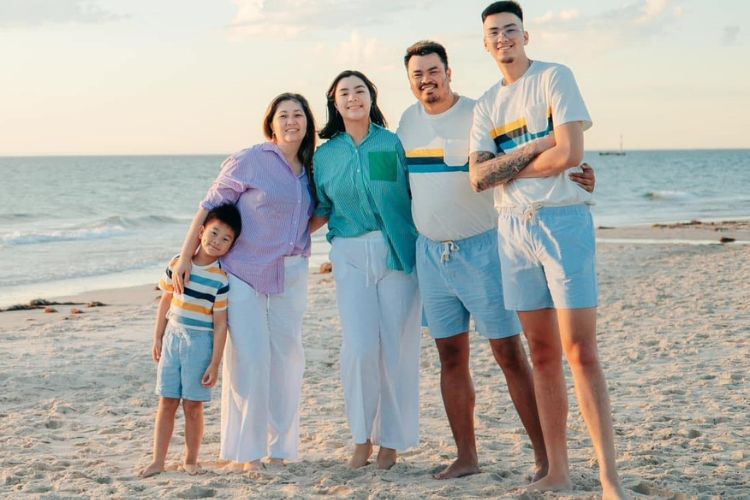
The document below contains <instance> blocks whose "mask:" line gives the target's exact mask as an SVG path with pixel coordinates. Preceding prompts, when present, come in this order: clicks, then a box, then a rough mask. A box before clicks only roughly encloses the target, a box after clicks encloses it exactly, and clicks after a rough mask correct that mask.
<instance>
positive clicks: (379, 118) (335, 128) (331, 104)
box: [318, 69, 388, 139]
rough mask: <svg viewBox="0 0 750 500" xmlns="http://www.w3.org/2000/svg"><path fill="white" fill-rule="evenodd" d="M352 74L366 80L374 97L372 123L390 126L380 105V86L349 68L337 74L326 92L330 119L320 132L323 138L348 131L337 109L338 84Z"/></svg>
mask: <svg viewBox="0 0 750 500" xmlns="http://www.w3.org/2000/svg"><path fill="white" fill-rule="evenodd" d="M350 76H356V77H357V78H359V79H360V80H362V81H363V82H365V86H366V87H367V90H369V91H370V99H372V106H370V121H371V122H372V123H375V124H377V125H380V126H381V127H387V126H388V123H387V122H386V121H385V116H383V113H382V112H381V111H380V108H379V107H378V88H377V87H376V86H375V84H374V83H372V82H371V81H370V79H369V78H367V77H366V76H365V75H364V74H363V73H361V72H359V71H355V70H352V69H348V70H346V71H342V72H341V73H339V74H338V75H337V76H336V78H334V79H333V83H331V86H330V87H328V92H326V109H327V111H328V121H327V122H326V124H325V126H324V127H323V128H322V129H321V131H320V132H319V133H318V136H319V137H320V138H321V139H330V138H331V137H333V136H334V135H336V134H338V133H340V132H345V131H346V127H344V119H343V118H341V115H340V114H339V112H338V111H337V110H336V86H337V85H338V84H339V82H340V81H341V80H342V79H344V78H348V77H350Z"/></svg>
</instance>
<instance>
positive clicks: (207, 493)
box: [174, 486, 216, 498]
mask: <svg viewBox="0 0 750 500" xmlns="http://www.w3.org/2000/svg"><path fill="white" fill-rule="evenodd" d="M174 496H175V497H177V498H210V497H214V496H216V490H214V489H211V488H203V487H201V486H191V487H190V488H186V489H184V490H180V491H178V492H176V493H175V495H174Z"/></svg>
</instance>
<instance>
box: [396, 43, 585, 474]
mask: <svg viewBox="0 0 750 500" xmlns="http://www.w3.org/2000/svg"><path fill="white" fill-rule="evenodd" d="M404 63H405V65H406V71H407V75H408V78H409V83H410V86H411V90H412V92H413V93H414V96H415V97H416V98H417V99H418V102H416V103H414V104H413V105H412V106H410V107H409V108H408V109H407V110H406V111H404V113H403V115H402V116H401V121H400V123H399V127H398V131H397V134H398V136H399V139H400V140H401V142H402V144H403V146H404V149H405V150H406V163H407V166H408V169H409V184H410V187H411V192H412V213H413V216H414V224H415V225H416V228H417V231H418V233H419V236H418V239H417V245H416V249H417V252H416V267H417V277H418V280H419V289H420V293H421V295H422V301H423V307H424V317H425V319H426V320H427V326H428V328H429V332H430V335H431V336H432V337H433V338H434V339H435V344H436V346H437V349H438V353H439V355H440V364H441V373H440V387H441V392H442V396H443V403H444V405H445V410H446V414H447V416H448V421H449V423H450V426H451V430H452V432H453V438H454V439H455V441H456V447H457V451H458V457H457V459H456V460H455V461H454V462H453V463H451V464H450V465H448V466H447V467H446V468H445V469H444V470H443V471H441V472H439V473H437V474H435V476H434V477H435V478H436V479H450V478H456V477H461V476H466V475H469V474H475V473H477V472H479V461H478V457H477V449H476V440H475V437H474V386H473V383H472V379H471V373H470V371H469V335H468V331H469V317H470V316H471V317H472V318H473V319H474V322H475V325H476V331H477V332H478V333H479V334H480V335H482V336H483V337H485V338H487V339H488V340H489V344H490V347H491V349H492V353H493V355H494V357H495V360H496V361H497V364H498V365H499V366H500V368H501V369H502V371H503V374H504V375H505V380H506V382H507V384H508V390H509V392H510V396H511V399H512V400H513V404H514V406H515V408H516V411H517V412H518V415H519V417H520V419H521V421H522V423H523V425H524V428H525V429H526V432H527V433H528V435H529V438H530V440H531V443H532V446H533V448H534V458H535V462H536V464H535V473H534V479H535V480H536V479H539V478H540V477H543V476H544V475H545V474H546V472H547V454H546V451H545V446H544V440H543V437H542V430H541V426H540V424H539V417H538V413H537V407H536V402H535V398H534V385H533V381H532V376H531V368H530V366H529V363H528V362H527V360H526V353H525V352H524V348H523V344H522V343H521V336H520V333H521V325H520V324H519V322H518V319H517V316H516V313H515V312H513V311H508V310H506V309H505V307H504V306H503V288H502V282H501V275H500V261H499V256H498V247H497V222H496V221H497V213H496V212H495V209H494V207H493V199H492V193H491V192H485V193H475V192H473V191H472V189H471V185H470V182H469V164H468V158H469V133H470V131H471V124H472V118H473V110H474V100H473V99H470V98H468V97H465V96H460V95H458V94H457V93H455V92H454V91H453V90H452V89H451V86H450V77H451V69H450V67H449V66H448V56H447V54H446V51H445V48H444V47H443V46H442V45H440V44H438V43H436V42H431V41H420V42H417V43H415V44H414V45H412V46H411V47H409V48H408V49H407V50H406V56H405V57H404ZM585 170H586V171H585V173H584V174H576V175H573V176H571V178H572V179H573V180H574V181H576V182H578V183H579V184H580V185H581V187H583V188H584V189H586V190H593V186H594V176H593V173H592V171H591V170H590V169H585Z"/></svg>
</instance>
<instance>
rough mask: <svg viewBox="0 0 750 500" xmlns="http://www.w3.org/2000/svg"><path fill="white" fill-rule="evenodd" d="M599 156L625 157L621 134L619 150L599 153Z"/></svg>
mask: <svg viewBox="0 0 750 500" xmlns="http://www.w3.org/2000/svg"><path fill="white" fill-rule="evenodd" d="M599 156H625V150H624V149H622V134H620V150H619V151H599Z"/></svg>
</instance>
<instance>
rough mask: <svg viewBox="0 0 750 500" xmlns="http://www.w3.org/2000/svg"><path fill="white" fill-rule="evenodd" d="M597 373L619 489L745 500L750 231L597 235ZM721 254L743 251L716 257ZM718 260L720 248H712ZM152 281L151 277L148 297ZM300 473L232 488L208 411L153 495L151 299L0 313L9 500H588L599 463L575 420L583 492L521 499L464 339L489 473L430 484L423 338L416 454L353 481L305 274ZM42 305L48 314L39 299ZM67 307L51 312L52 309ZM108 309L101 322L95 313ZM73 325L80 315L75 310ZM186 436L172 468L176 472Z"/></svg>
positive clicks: (508, 449)
mask: <svg viewBox="0 0 750 500" xmlns="http://www.w3.org/2000/svg"><path fill="white" fill-rule="evenodd" d="M598 236H599V238H600V243H599V246H598V258H599V283H600V304H601V306H600V308H599V339H600V348H601V357H602V360H603V364H604V368H605V371H606V374H607V377H608V381H609V389H610V394H611V398H612V406H613V412H614V425H615V431H616V435H617V442H616V445H617V450H618V453H617V456H618V466H619V470H620V474H621V476H622V479H623V484H624V486H625V488H626V489H627V491H628V493H629V494H630V495H632V496H633V497H661V498H680V499H681V498H748V497H750V430H749V425H748V424H749V423H750V377H748V365H749V364H750V300H749V299H748V297H750V285H749V284H748V283H750V244H748V243H749V242H750V223H748V222H736V223H722V224H713V225H712V224H684V225H667V226H661V227H649V226H644V227H636V228H619V229H600V230H599V234H598ZM722 237H726V238H732V239H734V240H735V241H734V242H731V243H726V244H719V240H720V238H722ZM708 242H711V243H712V244H707V243H708ZM156 279H158V277H157V276H155V277H154V280H155V281H156ZM309 286H310V294H309V303H308V309H307V313H306V317H305V329H304V344H305V352H306V356H307V365H306V372H305V380H304V385H303V395H302V401H303V402H302V410H301V411H302V413H301V428H302V436H301V450H300V451H301V457H302V459H301V461H299V462H297V463H293V464H290V465H288V466H287V467H286V468H284V469H282V470H267V471H264V472H258V473H245V474H239V473H229V472H223V471H221V470H220V467H219V466H220V465H221V464H219V463H217V460H218V443H219V402H218V391H219V390H220V389H218V388H217V389H216V391H217V392H216V393H215V402H214V403H212V404H211V405H209V406H208V407H207V411H206V434H205V439H204V444H203V448H202V450H201V462H202V463H203V465H204V467H205V469H206V472H205V473H204V474H202V475H197V476H188V475H187V474H185V473H182V472H179V471H176V470H173V471H169V472H167V473H164V474H161V475H158V476H156V477H154V478H149V479H146V480H142V479H139V478H138V477H137V471H138V469H139V468H140V467H143V466H144V465H146V464H147V463H148V462H149V458H150V453H151V439H152V431H153V417H154V414H155V410H156V404H157V397H156V396H155V395H154V393H153V388H154V381H155V371H156V367H155V365H154V363H153V362H152V361H151V358H150V346H151V335H152V325H153V316H154V314H155V310H156V300H155V299H156V298H157V297H158V291H156V290H155V289H154V286H153V285H149V286H141V287H135V288H126V289H118V290H108V291H97V292H91V293H88V294H84V295H82V296H77V297H73V298H69V299H72V301H74V302H81V303H83V305H66V306H54V307H55V308H56V309H57V312H54V313H44V312H43V311H42V310H27V311H12V312H2V313H0V341H1V342H2V343H1V344H0V345H1V346H2V348H1V349H0V353H1V354H2V358H1V359H2V362H1V363H0V388H1V389H0V496H2V497H5V498H8V497H25V496H32V497H39V498H87V497H94V498H102V497H116V498H119V497H126V498H156V497H160V496H165V497H169V498H203V497H221V498H233V497H249V496H257V497H264V498H282V497H315V496H329V495H330V496H341V497H353V498H455V497H468V498H477V497H492V498H498V497H503V498H518V497H522V498H592V497H595V496H597V495H598V491H599V489H598V474H597V468H596V461H595V459H594V454H593V449H592V448H591V443H590V440H589V439H588V437H587V434H586V430H585V426H584V424H583V421H582V419H581V417H580V415H579V413H578V407H577V404H576V401H575V397H574V395H573V390H572V385H570V384H571V380H570V375H569V373H568V382H569V397H570V403H571V412H570V418H569V421H568V427H569V446H570V459H571V472H572V479H573V481H574V484H575V489H574V490H572V491H570V492H565V493H558V494H552V493H548V494H544V495H541V494H537V495H534V496H532V495H528V494H525V493H524V492H523V486H524V485H526V484H527V483H528V480H529V478H530V473H531V471H532V465H533V457H532V453H531V448H530V444H529V442H528V439H527V438H526V436H525V434H524V431H523V429H522V427H521V424H520V421H519V420H518V417H517V415H516V413H515V411H514V410H513V407H512V404H511V402H510V398H509V396H508V394H507V390H506V386H505V381H504V379H503V377H502V375H501V372H500V369H499V368H498V367H497V366H496V364H495V362H494V360H493V359H492V356H491V353H490V350H489V348H488V346H487V345H486V341H483V340H482V339H481V337H479V336H478V335H473V337H472V349H473V356H472V372H473V376H474V382H475V385H476V393H477V407H476V425H477V439H478V447H479V458H480V464H481V468H482V471H483V472H482V473H481V474H478V475H475V476H471V477H466V478H461V479H457V480H450V481H436V480H433V479H431V477H430V475H431V473H433V472H435V471H437V470H439V469H441V468H442V467H443V466H445V465H446V464H447V463H448V462H449V461H450V460H452V459H453V457H454V453H455V450H454V445H453V442H452V438H451V434H450V429H449V427H448V422H447V419H446V417H445V413H444V410H443V405H442V400H441V398H440V390H439V363H438V357H437V352H436V349H435V347H434V343H433V341H432V340H430V339H429V337H428V336H427V335H426V334H425V335H424V336H423V338H422V361H421V377H422V379H421V395H422V402H421V404H422V415H421V445H420V446H419V447H418V448H416V449H414V450H411V451H408V452H406V453H403V454H402V455H401V456H400V459H399V462H398V464H397V465H396V466H395V467H393V469H391V470H389V471H385V472H383V471H378V470H376V469H375V467H374V466H372V465H370V466H367V467H364V468H362V469H359V470H349V469H347V468H346V467H345V460H346V458H347V457H348V455H349V453H350V450H351V444H350V440H349V435H348V432H347V427H346V422H345V418H344V407H343V396H342V390H341V386H340V382H339V377H338V373H339V364H338V357H339V356H338V355H339V347H340V327H339V322H338V316H337V311H336V305H335V290H334V283H333V279H332V277H331V275H330V274H326V275H321V274H317V273H313V274H311V277H310V282H309ZM39 295H40V297H43V298H46V299H51V298H52V297H46V296H45V295H44V292H43V290H40V294H39ZM58 300H59V299H58ZM90 301H100V302H102V303H104V304H106V305H105V306H102V307H86V305H85V303H87V302H90ZM74 307H75V308H78V309H80V311H81V312H80V313H77V314H73V313H72V312H71V309H72V308H74ZM182 430H183V422H182V419H181V418H179V419H178V422H177V425H176V432H175V436H174V438H173V441H172V445H171V449H170V454H169V462H170V463H172V464H175V465H176V464H177V463H179V461H180V456H181V453H182V444H183V435H182Z"/></svg>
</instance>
